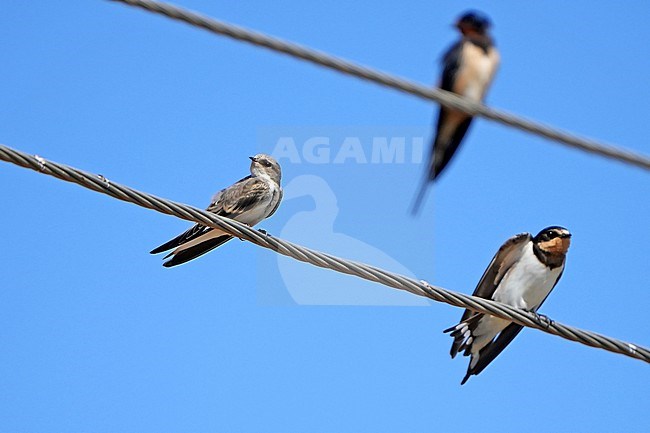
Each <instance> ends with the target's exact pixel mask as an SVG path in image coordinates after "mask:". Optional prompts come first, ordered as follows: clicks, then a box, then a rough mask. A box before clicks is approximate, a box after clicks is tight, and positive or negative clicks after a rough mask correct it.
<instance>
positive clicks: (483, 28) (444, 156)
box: [412, 11, 500, 214]
mask: <svg viewBox="0 0 650 433" xmlns="http://www.w3.org/2000/svg"><path fill="white" fill-rule="evenodd" d="M490 26H491V23H490V20H489V19H488V18H487V17H486V16H485V15H483V14H482V13H480V12H476V11H470V12H466V13H465V14H463V15H462V16H461V17H460V18H459V19H458V21H457V22H456V28H457V29H458V31H459V32H460V33H461V39H460V40H459V41H458V42H456V43H455V44H454V45H452V47H451V48H450V49H449V50H448V51H447V52H446V53H445V55H444V57H443V61H442V63H443V70H442V79H441V83H440V88H441V89H442V90H447V91H449V92H454V93H456V94H458V95H461V96H464V97H465V98H468V99H470V100H472V101H474V102H482V101H483V99H484V98H485V94H486V93H487V90H488V88H489V87H490V84H491V83H492V79H493V78H494V75H495V73H496V71H497V68H498V66H499V61H500V58H499V52H498V51H497V49H496V47H495V46H494V42H493V40H492V37H491V36H490V34H489V29H490ZM471 123H472V116H470V115H469V114H466V113H463V112H462V111H458V110H454V109H453V108H447V107H445V106H440V111H439V113H438V123H437V125H436V135H435V137H434V139H433V143H432V146H431V153H430V156H429V163H428V167H427V172H426V174H425V178H424V180H423V181H422V184H421V185H420V190H419V191H418V195H417V196H416V198H415V202H414V204H413V210H412V212H413V214H416V213H417V212H418V210H419V207H420V205H421V203H422V200H423V198H424V194H425V192H426V190H427V186H428V185H429V183H431V182H433V181H434V180H436V179H437V178H438V176H440V174H441V173H442V171H443V170H444V169H445V167H446V166H447V164H448V163H449V161H450V160H451V158H452V156H453V155H454V152H456V150H457V149H458V147H459V146H460V143H461V141H462V140H463V137H465V134H466V133H467V130H468V129H469V125H470V124H471Z"/></svg>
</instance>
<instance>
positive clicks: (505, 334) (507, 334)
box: [461, 271, 564, 385]
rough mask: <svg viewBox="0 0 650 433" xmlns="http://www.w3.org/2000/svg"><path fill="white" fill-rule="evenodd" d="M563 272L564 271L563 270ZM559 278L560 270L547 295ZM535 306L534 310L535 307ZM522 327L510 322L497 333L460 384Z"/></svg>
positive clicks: (490, 358)
mask: <svg viewBox="0 0 650 433" xmlns="http://www.w3.org/2000/svg"><path fill="white" fill-rule="evenodd" d="M563 272H564V271H563ZM560 278H562V272H560V275H558V277H557V280H555V284H553V288H551V290H550V291H549V295H550V294H551V292H552V291H553V289H554V288H555V286H556V285H557V283H558V281H560ZM546 298H548V295H546ZM546 298H544V299H543V300H542V302H540V303H539V305H538V306H537V308H539V307H541V306H542V304H543V303H544V301H546ZM537 308H535V310H536V309H537ZM522 329H524V327H523V326H521V325H520V324H518V323H511V324H510V325H508V326H507V327H506V329H504V330H503V331H501V332H500V333H499V336H498V337H497V338H496V339H495V340H494V341H493V342H491V343H488V344H487V345H486V346H485V347H484V348H483V349H481V351H480V352H479V357H478V362H477V363H476V365H475V366H474V367H472V368H468V369H467V374H466V375H465V377H464V378H463V381H462V382H461V385H462V384H463V383H465V382H466V381H467V379H469V377H470V376H471V375H476V374H479V373H480V372H482V371H483V370H484V369H485V367H487V366H488V365H489V364H490V363H491V362H492V361H494V359H495V358H496V357H497V356H499V355H500V354H501V352H503V349H505V348H506V347H507V346H508V344H510V343H511V342H512V340H514V338H515V337H516V336H517V334H519V332H521V330H522Z"/></svg>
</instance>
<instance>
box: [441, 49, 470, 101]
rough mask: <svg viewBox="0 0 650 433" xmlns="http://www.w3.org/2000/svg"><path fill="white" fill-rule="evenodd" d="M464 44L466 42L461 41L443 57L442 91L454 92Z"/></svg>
mask: <svg viewBox="0 0 650 433" xmlns="http://www.w3.org/2000/svg"><path fill="white" fill-rule="evenodd" d="M464 43H465V41H463V40H462V39H461V40H460V41H458V42H456V43H455V44H454V45H452V46H451V47H450V48H449V49H448V50H447V52H445V54H444V55H443V56H442V77H441V80H440V88H441V89H442V90H447V91H449V92H453V91H454V83H455V81H456V74H457V73H458V70H459V69H460V61H461V55H462V53H463V44H464Z"/></svg>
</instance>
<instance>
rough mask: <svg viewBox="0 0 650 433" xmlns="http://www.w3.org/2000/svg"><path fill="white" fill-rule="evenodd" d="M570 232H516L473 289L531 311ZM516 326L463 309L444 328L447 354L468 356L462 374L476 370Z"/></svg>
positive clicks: (556, 271) (555, 274)
mask: <svg viewBox="0 0 650 433" xmlns="http://www.w3.org/2000/svg"><path fill="white" fill-rule="evenodd" d="M570 243H571V233H569V231H568V230H567V229H565V228H563V227H559V226H552V227H547V228H545V229H544V230H542V231H541V232H539V233H538V234H537V236H535V237H533V236H531V234H530V233H521V234H518V235H516V236H513V237H512V238H510V239H508V240H507V241H506V243H505V244H503V245H502V246H501V248H499V251H498V252H497V253H496V255H495V256H494V258H493V259H492V261H491V262H490V265H489V266H488V267H487V269H486V270H485V272H484V273H483V276H482V277H481V281H479V283H478V286H476V289H475V290H474V293H473V295H474V296H478V297H480V298H485V299H491V300H493V301H498V302H502V303H504V304H508V305H511V306H513V307H516V308H520V309H523V310H526V311H530V312H536V311H537V309H538V308H539V307H540V306H541V305H542V304H543V303H544V301H545V300H546V297H547V296H548V295H549V294H550V293H551V291H552V290H553V288H554V287H555V285H556V284H557V282H558V281H559V280H560V277H561V276H562V272H563V271H564V263H565V260H566V253H567V251H568V249H569V245H570ZM522 328H523V327H522V326H521V325H518V324H516V323H512V322H510V321H508V320H504V319H500V318H497V317H494V316H490V315H486V314H481V313H476V312H473V311H471V310H465V312H464V313H463V317H462V318H461V319H460V323H459V324H458V325H456V326H452V327H451V328H449V329H446V330H445V331H444V332H449V333H451V336H452V337H453V338H454V342H453V343H452V345H451V351H450V353H451V357H452V358H453V357H455V356H456V354H458V353H459V352H462V353H463V355H464V356H471V359H470V362H469V366H468V367H467V374H466V375H465V377H464V378H463V380H462V382H461V385H462V384H464V383H465V382H467V379H469V377H470V376H472V375H476V374H479V373H480V372H481V371H483V369H485V367H487V366H488V364H490V362H492V361H493V360H494V358H496V357H497V356H498V355H499V354H500V353H501V352H502V351H503V349H505V348H506V346H507V345H508V344H510V342H511V341H512V340H513V339H514V338H515V337H516V336H517V334H519V332H520V331H521V330H522Z"/></svg>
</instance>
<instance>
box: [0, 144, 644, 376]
mask: <svg viewBox="0 0 650 433" xmlns="http://www.w3.org/2000/svg"><path fill="white" fill-rule="evenodd" d="M0 160H3V161H6V162H10V163H12V164H16V165H18V166H21V167H24V168H29V169H32V170H35V171H38V172H40V173H43V174H47V175H50V176H54V177H56V178H58V179H61V180H64V181H66V182H72V183H76V184H78V185H81V186H83V187H85V188H88V189H91V190H93V191H96V192H100V193H102V194H106V195H109V196H111V197H113V198H116V199H119V200H122V201H126V202H129V203H133V204H136V205H138V206H141V207H145V208H148V209H153V210H155V211H158V212H161V213H164V214H168V215H173V216H176V217H178V218H182V219H184V220H188V221H193V222H197V223H200V224H204V225H206V226H210V227H213V228H218V229H221V230H223V231H225V232H227V233H229V234H230V235H232V236H236V237H238V238H240V239H244V240H247V241H249V242H252V243H254V244H256V245H259V246H261V247H264V248H268V249H271V250H273V251H276V252H277V253H279V254H283V255H285V256H288V257H291V258H294V259H296V260H299V261H302V262H306V263H310V264H312V265H315V266H318V267H321V268H327V269H331V270H334V271H337V272H341V273H345V274H349V275H354V276H357V277H359V278H363V279H366V280H369V281H373V282H376V283H379V284H383V285H385V286H388V287H392V288H395V289H400V290H405V291H407V292H410V293H413V294H415V295H418V296H424V297H427V298H430V299H433V300H434V301H438V302H444V303H447V304H449V305H453V306H455V307H460V308H469V309H470V310H473V311H477V312H479V313H485V314H491V315H493V316H496V317H500V318H502V319H506V320H510V321H512V322H516V323H518V324H520V325H523V326H527V327H530V328H535V329H539V330H541V331H544V332H547V333H549V334H553V335H557V336H560V337H562V338H565V339H567V340H570V341H576V342H578V343H582V344H585V345H587V346H591V347H596V348H599V349H604V350H607V351H610V352H614V353H619V354H622V355H625V356H629V357H631V358H636V359H640V360H642V361H645V362H647V363H650V349H647V348H645V347H643V346H639V345H636V344H632V343H627V342H624V341H621V340H617V339H615V338H611V337H607V336H604V335H600V334H597V333H594V332H591V331H585V330H582V329H578V328H574V327H572V326H568V325H563V324H561V323H558V322H555V321H552V320H550V319H548V318H544V317H541V316H539V315H537V314H535V313H529V312H527V311H524V310H520V309H517V308H514V307H511V306H509V305H506V304H501V303H499V302H495V301H491V300H488V299H483V298H477V297H474V296H469V295H465V294H462V293H457V292H453V291H450V290H446V289H443V288H441V287H436V286H432V285H430V284H428V283H425V282H423V281H416V280H414V279H411V278H408V277H405V276H403V275H399V274H395V273H392V272H388V271H385V270H382V269H379V268H376V267H374V266H370V265H367V264H364V263H359V262H353V261H350V260H346V259H343V258H339V257H335V256H332V255H330V254H326V253H322V252H319V251H314V250H311V249H309V248H305V247H303V246H300V245H296V244H293V243H291V242H288V241H285V240H282V239H279V238H276V237H274V236H271V235H269V234H268V233H265V232H261V231H258V230H254V229H252V228H250V227H248V226H247V225H245V224H242V223H240V222H237V221H235V220H231V219H229V218H224V217H221V216H218V215H215V214H212V213H210V212H207V211H204V210H200V209H197V208H194V207H192V206H188V205H186V204H181V203H177V202H173V201H171V200H167V199H164V198H160V197H156V196H153V195H151V194H147V193H144V192H141V191H137V190H135V189H132V188H129V187H127V186H124V185H120V184H118V183H115V182H112V181H110V180H109V179H107V178H105V177H104V176H102V175H95V174H91V173H87V172H85V171H82V170H78V169H75V168H72V167H70V166H67V165H64V164H59V163H56V162H53V161H48V160H45V159H44V158H42V157H40V156H36V155H35V156H32V155H29V154H27V153H24V152H21V151H19V150H15V149H12V148H10V147H8V146H5V145H2V144H0Z"/></svg>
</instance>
